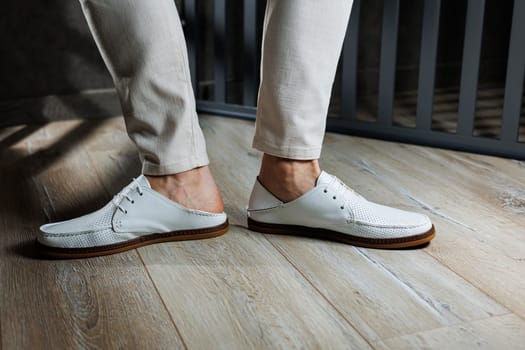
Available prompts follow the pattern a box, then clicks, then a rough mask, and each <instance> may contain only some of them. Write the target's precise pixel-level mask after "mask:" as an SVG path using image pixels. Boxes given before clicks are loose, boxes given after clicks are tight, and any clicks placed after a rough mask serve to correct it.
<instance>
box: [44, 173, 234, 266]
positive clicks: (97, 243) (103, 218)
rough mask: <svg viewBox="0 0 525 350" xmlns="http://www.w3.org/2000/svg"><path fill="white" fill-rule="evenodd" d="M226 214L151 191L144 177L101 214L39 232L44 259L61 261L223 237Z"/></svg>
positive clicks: (101, 210) (61, 223) (69, 221)
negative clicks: (187, 206)
mask: <svg viewBox="0 0 525 350" xmlns="http://www.w3.org/2000/svg"><path fill="white" fill-rule="evenodd" d="M227 230H228V220H227V217H226V214H225V213H220V214H216V213H209V212H204V211H200V210H193V209H188V208H185V207H183V206H181V205H178V204H177V203H175V202H173V201H171V200H169V199H168V198H166V197H164V196H163V195H161V194H160V193H158V192H156V191H154V190H152V189H151V186H150V184H149V182H148V180H147V178H146V177H145V176H143V175H141V176H139V177H138V178H137V179H135V180H133V181H132V182H131V184H129V185H128V186H126V187H125V188H124V189H122V191H120V192H119V193H118V194H117V195H115V196H114V197H113V199H112V200H111V201H110V202H109V203H108V204H106V205H105V206H104V207H103V208H101V209H99V210H97V211H95V212H93V213H91V214H87V215H84V216H81V217H79V218H75V219H72V220H68V221H62V222H57V223H51V224H47V225H43V226H42V227H40V234H39V235H38V238H37V244H38V246H39V247H40V249H41V251H42V253H44V254H45V255H48V256H52V257H58V258H81V257H91V256H99V255H107V254H113V253H118V252H122V251H126V250H129V249H133V248H137V247H141V246H144V245H148V244H152V243H159V242H167V241H179V240H189V239H199V238H210V237H216V236H220V235H222V234H224V233H226V231H227Z"/></svg>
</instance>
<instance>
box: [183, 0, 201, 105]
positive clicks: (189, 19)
mask: <svg viewBox="0 0 525 350" xmlns="http://www.w3.org/2000/svg"><path fill="white" fill-rule="evenodd" d="M184 20H185V26H184V28H185V33H184V34H185V36H186V45H187V48H188V62H189V66H190V72H191V85H192V86H193V93H194V94H195V96H198V92H199V86H198V85H199V81H198V64H197V57H198V50H197V47H198V46H197V41H198V37H199V34H198V33H199V32H198V29H199V26H198V22H197V0H186V1H185V2H184Z"/></svg>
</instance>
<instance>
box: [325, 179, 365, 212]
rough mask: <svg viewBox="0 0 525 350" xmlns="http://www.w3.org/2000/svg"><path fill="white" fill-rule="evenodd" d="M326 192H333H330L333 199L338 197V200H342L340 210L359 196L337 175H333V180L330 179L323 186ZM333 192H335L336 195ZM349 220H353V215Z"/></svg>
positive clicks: (348, 206)
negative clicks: (329, 181)
mask: <svg viewBox="0 0 525 350" xmlns="http://www.w3.org/2000/svg"><path fill="white" fill-rule="evenodd" d="M328 192H333V193H334V194H330V195H331V196H332V199H333V200H337V199H338V198H339V200H341V201H342V204H341V206H340V207H339V208H340V209H341V210H344V209H345V208H351V205H352V203H353V202H355V200H356V198H359V197H361V195H360V194H359V193H357V192H356V191H354V190H353V189H352V188H350V187H348V186H347V185H346V184H345V183H344V182H343V181H341V180H340V179H339V178H338V177H337V176H334V181H332V182H331V183H329V184H328V185H327V186H326V187H325V189H324V193H328ZM335 193H337V195H336V194H335ZM341 197H342V198H341ZM349 220H350V221H351V222H355V218H354V215H352V218H351V219H349Z"/></svg>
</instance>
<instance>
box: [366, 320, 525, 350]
mask: <svg viewBox="0 0 525 350" xmlns="http://www.w3.org/2000/svg"><path fill="white" fill-rule="evenodd" d="M524 344H525V322H524V321H523V320H522V319H520V318H519V317H517V316H515V315H506V316H501V317H492V318H489V319H485V320H480V321H474V322H470V323H466V324H460V325H455V326H451V327H445V328H439V329H435V330H431V331H427V332H421V333H417V334H411V335H407V336H403V337H399V338H393V339H388V340H386V341H384V342H382V343H379V344H375V346H376V348H377V349H392V350H395V349H403V350H405V349H406V350H408V349H450V350H455V349H457V350H464V349H473V348H476V349H480V350H482V349H486V350H493V349H501V350H504V349H508V350H515V349H523V346H524Z"/></svg>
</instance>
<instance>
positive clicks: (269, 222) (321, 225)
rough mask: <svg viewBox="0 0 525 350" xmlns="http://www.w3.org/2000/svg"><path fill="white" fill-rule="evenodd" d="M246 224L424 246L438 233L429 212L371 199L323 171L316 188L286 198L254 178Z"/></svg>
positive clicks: (358, 241)
mask: <svg viewBox="0 0 525 350" xmlns="http://www.w3.org/2000/svg"><path fill="white" fill-rule="evenodd" d="M248 227H249V228H250V229H251V230H253V231H258V232H263V233H274V234H286V235H300V236H309V237H317V238H322V239H329V240H335V241H339V242H343V243H348V244H352V245H357V246H363V247H372V248H390V249H394V248H406V247H413V246H420V245H423V244H425V243H427V242H430V240H432V239H433V238H434V236H435V232H434V226H433V225H432V222H431V221H430V219H429V218H428V217H427V216H426V215H423V214H418V213H413V212H408V211H404V210H399V209H395V208H391V207H387V206H384V205H379V204H376V203H372V202H370V201H368V200H366V199H365V198H363V197H362V196H361V195H359V194H357V193H356V192H354V191H353V190H352V189H350V188H348V187H347V186H346V185H345V184H344V183H342V182H341V180H339V179H338V178H337V177H335V176H333V175H330V174H328V173H326V172H324V171H323V172H322V173H321V175H320V176H319V178H318V179H317V183H316V185H315V187H314V188H313V189H312V190H310V191H309V192H307V193H305V194H304V195H302V196H300V197H299V198H297V199H295V200H293V201H291V202H287V203H283V202H282V201H280V200H279V199H277V198H276V197H275V196H274V195H273V194H271V193H270V192H269V191H268V190H267V189H266V188H264V186H263V185H262V184H261V183H260V182H259V181H258V180H256V182H255V185H254V188H253V191H252V194H251V197H250V202H249V207H248Z"/></svg>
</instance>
